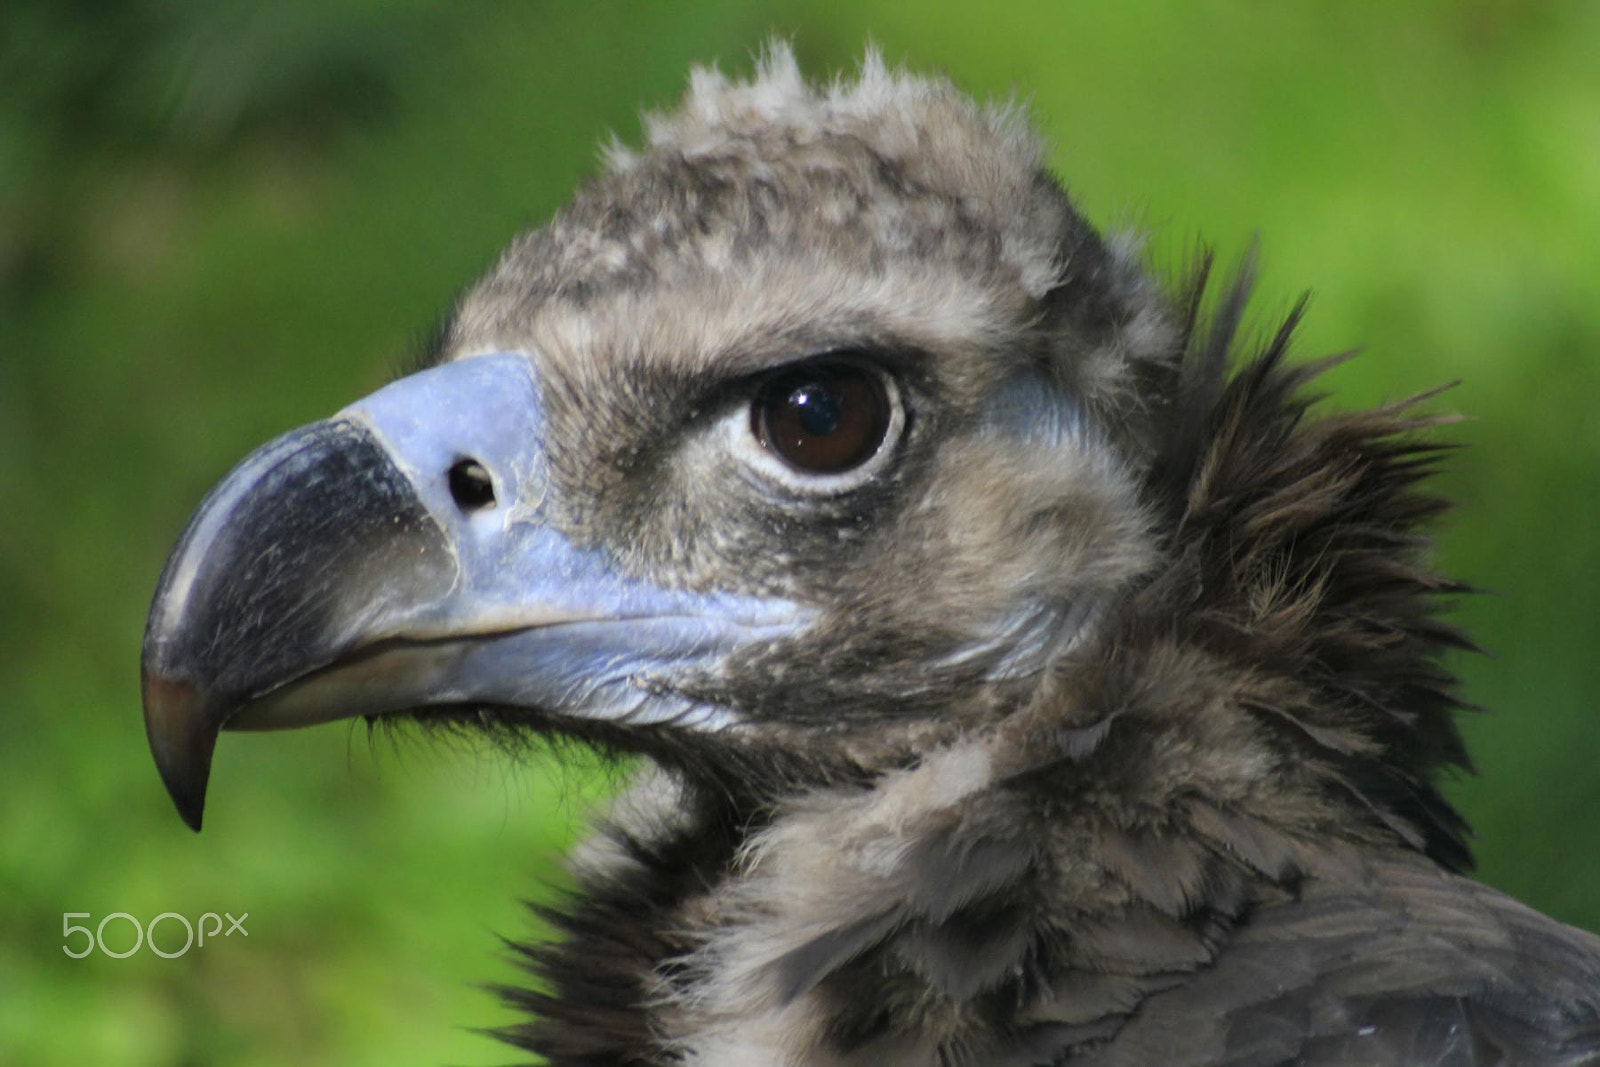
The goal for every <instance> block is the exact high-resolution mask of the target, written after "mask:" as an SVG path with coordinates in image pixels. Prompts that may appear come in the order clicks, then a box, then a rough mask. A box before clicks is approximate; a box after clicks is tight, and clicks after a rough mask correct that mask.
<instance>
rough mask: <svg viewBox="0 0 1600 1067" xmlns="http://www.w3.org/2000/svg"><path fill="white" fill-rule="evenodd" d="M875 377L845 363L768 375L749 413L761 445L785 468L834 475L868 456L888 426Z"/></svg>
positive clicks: (813, 365)
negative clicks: (768, 378)
mask: <svg viewBox="0 0 1600 1067" xmlns="http://www.w3.org/2000/svg"><path fill="white" fill-rule="evenodd" d="M889 415H890V411H889V397H888V394H887V393H886V392H885V391H884V386H883V381H882V379H881V378H880V376H879V375H877V374H876V373H874V372H873V371H871V370H870V369H868V368H866V367H861V366H857V365H855V364H851V363H839V362H833V361H829V362H818V363H808V364H805V365H804V366H801V367H797V368H795V369H793V370H788V371H784V372H781V373H779V374H777V375H775V376H773V377H772V378H771V379H770V380H769V381H768V382H767V383H766V385H764V386H763V387H762V389H761V392H760V393H759V394H758V395H757V397H756V402H755V406H754V407H753V408H752V409H751V411H750V421H751V428H752V429H753V430H754V431H755V434H756V437H757V438H758V439H759V440H760V441H761V444H762V445H763V446H764V447H766V448H767V449H769V450H770V451H773V452H776V453H777V454H778V455H779V456H780V457H782V458H783V460H784V461H785V462H787V463H788V464H789V465H790V466H791V467H794V468H795V469H796V470H801V471H805V472H807V473H809V474H838V473H840V472H842V471H847V470H849V469H851V468H852V467H858V466H860V465H861V464H863V463H865V462H866V461H867V460H868V459H871V458H872V456H873V454H874V453H875V452H877V451H878V446H879V445H881V444H882V443H883V437H884V434H886V433H887V432H888V430H889Z"/></svg>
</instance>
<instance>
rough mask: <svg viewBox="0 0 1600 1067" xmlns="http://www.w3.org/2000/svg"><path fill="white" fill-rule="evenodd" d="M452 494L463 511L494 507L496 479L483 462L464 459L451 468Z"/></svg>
mask: <svg viewBox="0 0 1600 1067" xmlns="http://www.w3.org/2000/svg"><path fill="white" fill-rule="evenodd" d="M450 495H451V496H452V497H454V498H455V502H456V507H458V508H460V509H461V510H462V511H483V510H485V509H486V508H492V507H494V481H493V479H491V478H490V477H489V472H488V471H487V470H485V469H484V467H483V464H481V463H479V462H478V461H477V460H475V459H464V460H461V461H460V462H458V463H456V464H455V465H454V466H453V467H451V468H450Z"/></svg>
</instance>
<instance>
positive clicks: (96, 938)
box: [61, 911, 250, 960]
mask: <svg viewBox="0 0 1600 1067" xmlns="http://www.w3.org/2000/svg"><path fill="white" fill-rule="evenodd" d="M224 917H226V918H227V920H228V928H227V929H226V930H224V929H223V928H222V920H223V918H224ZM88 918H91V915H90V913H89V912H86V911H65V912H62V913H61V928H62V929H61V936H62V937H63V938H64V939H65V940H66V941H67V944H64V945H62V946H61V951H62V952H65V953H66V954H67V955H69V956H71V957H72V958H73V959H75V960H81V959H83V957H85V956H87V955H89V953H91V952H93V951H94V950H95V949H96V948H97V947H98V948H99V949H100V951H101V952H103V953H104V954H105V955H107V956H110V957H112V958H113V959H119V960H120V959H123V958H124V957H127V956H131V955H133V954H134V953H135V952H138V951H139V948H140V946H142V945H144V944H146V943H147V942H148V943H149V945H150V951H151V952H154V953H155V954H156V955H157V956H164V957H166V958H167V959H169V960H170V959H176V958H177V957H179V956H181V955H183V954H184V953H185V952H188V951H189V948H190V946H192V945H194V944H195V928H196V926H198V927H199V934H200V938H199V947H201V948H204V947H205V943H206V938H207V937H210V938H211V939H212V940H213V941H214V940H216V937H217V935H218V934H219V933H220V934H221V935H222V936H223V937H231V936H233V934H234V933H235V932H238V933H241V934H243V935H244V936H245V937H249V936H250V931H249V930H246V929H245V928H244V921H245V920H246V919H248V918H250V913H249V912H248V911H247V912H245V913H244V914H242V915H240V916H239V917H238V918H237V919H235V918H234V917H233V916H232V915H230V914H229V913H228V912H223V913H222V914H221V915H218V914H217V913H216V912H214V911H208V912H206V913H205V914H204V915H202V916H200V918H199V920H198V921H197V922H195V923H191V922H190V921H189V920H188V919H186V918H184V917H183V916H182V915H179V914H178V913H177V912H175V911H164V912H162V913H161V914H160V915H157V916H156V917H155V918H154V919H151V920H150V924H149V925H148V926H141V925H139V920H138V919H135V918H134V917H133V916H132V915H129V914H128V913H127V912H125V911H114V912H112V913H111V914H110V915H107V916H106V917H105V918H103V919H101V920H100V924H99V925H98V926H96V927H95V928H94V929H93V930H91V929H89V927H87V926H79V925H75V924H74V923H73V921H72V920H73V919H88ZM113 919H123V920H125V921H126V922H127V924H128V925H129V926H131V927H133V933H134V938H133V947H132V948H130V949H127V950H125V951H123V952H113V951H112V950H111V949H109V948H106V941H105V930H106V924H107V923H109V922H110V921H111V920H113ZM163 921H169V925H170V924H171V923H177V924H179V925H180V926H182V927H183V930H184V942H183V945H182V946H181V947H180V948H178V949H177V950H176V951H170V952H169V951H167V950H165V949H162V948H161V947H160V946H159V945H157V944H156V927H157V926H159V925H161V923H162V922H163ZM207 923H210V928H209V929H208V928H207ZM74 934H82V935H83V938H84V939H83V942H82V945H83V948H82V949H81V950H80V951H76V952H75V951H73V948H72V943H71V942H72V936H73V935H74Z"/></svg>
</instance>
